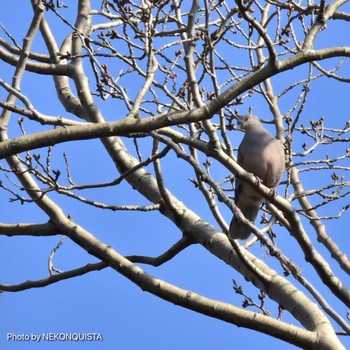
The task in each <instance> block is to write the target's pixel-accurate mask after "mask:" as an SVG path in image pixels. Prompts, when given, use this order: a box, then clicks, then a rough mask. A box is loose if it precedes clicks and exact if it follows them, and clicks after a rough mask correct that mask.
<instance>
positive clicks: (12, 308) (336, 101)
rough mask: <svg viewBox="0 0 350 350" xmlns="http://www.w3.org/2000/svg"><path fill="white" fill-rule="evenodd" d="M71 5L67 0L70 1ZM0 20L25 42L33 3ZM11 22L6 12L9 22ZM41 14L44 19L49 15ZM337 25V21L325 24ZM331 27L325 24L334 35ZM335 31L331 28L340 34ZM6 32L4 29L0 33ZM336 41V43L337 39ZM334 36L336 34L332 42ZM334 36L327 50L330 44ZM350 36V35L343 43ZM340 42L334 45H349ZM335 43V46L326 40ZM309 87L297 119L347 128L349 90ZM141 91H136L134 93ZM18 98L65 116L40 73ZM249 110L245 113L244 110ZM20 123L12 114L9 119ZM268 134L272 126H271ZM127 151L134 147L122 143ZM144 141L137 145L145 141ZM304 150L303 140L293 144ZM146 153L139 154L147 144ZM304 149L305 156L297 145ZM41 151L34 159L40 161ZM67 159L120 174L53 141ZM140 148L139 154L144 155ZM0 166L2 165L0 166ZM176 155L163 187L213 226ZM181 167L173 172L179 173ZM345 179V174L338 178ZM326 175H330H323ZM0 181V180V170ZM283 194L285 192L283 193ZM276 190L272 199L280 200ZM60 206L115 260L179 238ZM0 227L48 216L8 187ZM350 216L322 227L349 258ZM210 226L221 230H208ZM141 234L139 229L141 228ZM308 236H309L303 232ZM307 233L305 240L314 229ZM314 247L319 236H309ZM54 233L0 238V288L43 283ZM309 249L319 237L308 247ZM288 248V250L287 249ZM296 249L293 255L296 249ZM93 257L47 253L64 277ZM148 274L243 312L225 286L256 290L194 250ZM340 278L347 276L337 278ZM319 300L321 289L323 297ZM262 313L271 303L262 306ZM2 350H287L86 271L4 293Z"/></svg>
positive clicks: (285, 106) (3, 71)
mask: <svg viewBox="0 0 350 350" xmlns="http://www.w3.org/2000/svg"><path fill="white" fill-rule="evenodd" d="M67 3H69V1H68V0H67ZM1 6H2V12H1V14H0V23H2V24H3V25H4V26H5V27H6V28H7V29H8V30H9V31H10V32H11V33H12V34H13V35H14V36H15V38H16V39H17V40H18V42H19V43H20V44H21V42H22V38H23V35H24V33H25V32H26V30H27V28H28V25H29V22H30V20H31V13H32V12H31V8H30V6H29V1H24V0H20V1H17V2H14V1H9V2H4V3H3V4H2V5H1ZM14 13H15V14H16V16H18V17H17V21H16V23H14V21H13V15H12V14H14ZM10 14H11V15H10ZM65 14H66V16H67V17H68V18H70V19H73V18H74V15H73V14H74V6H73V5H71V10H67V11H66V12H65ZM48 16H49V18H51V17H52V15H51V14H49V13H48ZM330 26H333V23H331V24H330ZM331 29H332V28H331ZM54 30H55V34H56V35H58V38H59V40H62V39H63V38H64V35H65V32H64V30H62V28H61V27H60V26H57V27H55V29H54ZM336 30H337V29H336V28H334V31H335V32H336ZM3 35H4V33H3V32H1V34H0V36H3ZM332 35H334V32H333V34H332V31H331V30H330V31H329V33H328V32H327V31H324V33H322V36H321V39H322V41H321V42H320V43H319V44H318V45H320V46H322V43H323V41H324V42H325V43H326V42H329V40H331V39H332ZM334 38H336V36H334ZM337 39H338V38H337ZM335 40H336V39H334V45H335V44H338V43H337V42H336V41H335ZM346 40H347V39H346ZM346 40H344V41H343V42H342V43H343V44H344V45H345V44H349V43H346ZM332 42H333V41H332ZM33 50H36V51H38V52H41V51H43V46H42V42H41V41H40V40H36V41H35V42H34V45H33ZM303 70H304V68H300V69H295V70H294V71H293V72H291V73H284V74H283V75H282V76H278V77H275V78H273V82H274V84H275V88H276V93H278V92H279V91H282V90H283V89H284V88H285V87H286V86H287V85H288V81H293V79H294V78H295V76H296V75H299V74H302V72H303ZM13 72H14V68H13V67H9V66H7V65H5V64H4V63H3V62H1V61H0V78H1V79H3V80H4V81H7V82H10V81H11V80H10V79H11V77H12V74H13ZM311 87H312V88H313V89H314V90H313V91H315V92H314V93H312V94H310V97H309V99H308V104H307V105H306V108H305V111H304V114H303V118H304V120H305V124H307V123H308V120H309V119H314V120H317V119H319V118H320V117H321V116H322V115H324V116H325V118H326V120H327V121H329V124H330V125H331V126H332V127H337V128H342V127H343V126H344V125H345V123H346V121H347V120H350V116H349V110H350V99H349V94H350V87H349V86H348V85H346V84H341V83H339V82H336V81H333V80H330V79H326V78H322V79H320V80H317V81H315V82H312V83H311ZM135 88H137V86H135ZM22 92H23V93H24V94H28V95H29V96H30V99H31V101H32V103H33V105H34V106H35V107H36V108H37V109H39V110H40V111H41V112H43V113H47V114H50V115H62V116H64V117H70V116H69V115H67V113H66V112H65V111H64V110H63V108H62V106H60V105H59V103H58V102H57V101H56V94H55V92H54V90H53V82H52V80H51V78H50V77H47V76H33V75H32V74H27V75H25V77H24V79H23V83H22ZM5 97H6V93H5V92H4V91H3V90H0V98H1V99H4V98H5ZM255 98H256V97H253V98H252V99H251V102H250V103H251V104H254V112H255V113H257V114H258V115H266V114H267V113H269V112H268V108H267V107H266V106H264V105H259V104H258V103H255V102H256V101H259V99H258V98H257V99H255ZM293 98H295V96H294V97H293V94H290V95H288V96H286V98H283V99H281V101H280V107H281V111H282V113H286V112H287V111H288V110H289V109H290V108H291V106H292V105H293V103H294V100H293ZM102 108H103V111H104V113H105V114H106V119H110V120H112V119H113V118H114V116H115V114H117V115H118V114H122V113H123V112H122V109H118V108H115V107H114V106H113V102H112V101H110V100H109V101H108V103H107V104H106V106H103V107H102ZM246 108H247V106H246V105H245V106H243V107H242V112H246V110H245V109H246ZM16 119H17V116H16V117H14V120H16ZM25 127H26V130H27V131H28V132H30V131H32V130H35V126H34V125H33V124H32V123H31V122H28V123H27V122H25ZM271 130H272V129H271ZM19 133H20V131H19V127H18V125H17V124H16V122H15V123H13V125H12V126H11V129H10V135H11V136H12V135H13V136H14V135H18V134H19ZM241 136H242V135H241V134H239V133H237V132H236V133H232V143H233V144H234V145H235V146H238V144H239V141H240V138H241ZM126 142H127V143H130V144H132V142H131V141H128V140H126ZM141 142H142V141H141ZM300 145H301V141H300ZM345 147H349V146H346V145H344V144H339V145H336V146H335V147H333V148H332V149H331V150H329V149H328V148H327V149H326V148H321V149H320V150H317V151H316V152H315V153H313V154H310V156H309V158H308V159H317V157H324V156H325V154H326V153H327V152H334V154H341V152H343V149H344V148H345ZM146 149H147V148H146ZM300 149H301V148H300ZM45 152H46V151H45V150H42V151H41V154H45ZM63 152H67V153H68V157H69V162H70V165H71V171H72V176H73V178H74V179H77V180H79V181H80V182H82V183H89V182H93V181H97V179H99V180H103V181H111V180H113V179H114V178H115V177H116V176H117V174H116V172H115V169H114V166H113V164H112V162H110V161H109V159H108V157H107V155H106V154H105V153H104V150H103V147H102V145H101V144H100V142H99V141H98V140H97V141H95V140H92V141H83V142H81V143H79V142H78V143H69V144H63V145H58V146H56V147H55V148H54V151H53V154H54V157H53V164H52V166H53V167H55V166H56V167H61V166H62V164H63ZM147 152H150V150H148V151H145V154H144V156H145V157H146V156H147V154H146V153H147ZM349 163H350V162H349V159H346V160H344V162H343V163H342V164H343V165H344V166H348V167H349V165H350V164H349ZM1 164H3V165H4V166H5V164H4V162H1ZM178 164H182V163H179V162H178V160H177V158H176V157H175V156H174V155H170V157H169V160H168V163H165V165H164V172H165V174H166V181H167V185H169V187H170V188H171V190H172V191H173V192H174V193H175V194H176V195H177V196H178V197H179V198H181V200H184V202H185V203H186V204H188V205H189V207H190V208H191V209H193V210H196V211H197V212H198V213H199V214H200V215H201V216H202V217H203V218H204V219H206V220H208V221H209V222H210V223H212V224H214V225H216V224H215V222H214V220H213V218H212V216H211V214H210V211H209V209H208V208H207V207H206V206H205V205H203V199H202V196H201V195H200V194H199V193H197V192H194V191H193V186H192V185H191V183H190V182H188V181H182V182H181V186H180V185H179V174H180V175H181V178H183V179H187V178H188V177H194V175H193V172H192V171H191V169H189V168H188V167H187V166H183V165H178ZM179 166H181V168H179ZM213 172H214V173H215V175H216V176H217V177H218V178H221V179H223V178H225V176H227V175H228V174H227V173H225V171H224V170H222V168H219V169H213ZM344 175H346V173H345V172H344ZM323 176H324V175H322V176H321V175H317V176H316V177H315V175H313V174H311V175H309V174H308V173H306V174H305V177H304V175H303V179H304V178H305V187H306V188H307V189H312V188H314V187H315V186H316V184H317V183H318V182H319V183H322V179H323V178H322V177H323ZM327 176H328V175H327ZM0 179H1V180H5V178H4V175H3V173H1V174H0ZM281 191H282V190H281ZM281 191H280V193H281ZM87 193H88V194H89V195H91V196H92V197H93V198H95V199H96V200H100V201H102V200H103V201H105V202H107V203H114V204H135V203H138V204H144V205H148V204H149V203H148V202H147V201H145V200H144V199H143V198H142V197H141V196H140V195H139V194H138V193H137V192H136V191H131V192H130V191H128V187H127V186H126V185H123V184H122V185H121V186H118V188H112V189H107V190H103V191H100V192H98V193H97V192H96V191H90V192H87ZM51 197H52V198H53V199H54V200H57V201H58V202H59V203H60V205H61V206H62V207H63V208H64V211H65V213H67V214H68V213H71V214H72V216H73V219H74V220H75V221H76V222H77V223H79V224H81V225H83V226H84V227H85V228H87V229H88V230H89V231H90V232H92V233H93V234H94V235H96V237H97V238H99V239H101V240H102V241H103V242H105V243H106V244H110V245H112V246H113V247H114V248H115V249H116V250H117V251H119V252H121V253H122V254H125V255H128V254H145V255H151V256H156V255H158V254H161V253H162V252H163V251H165V250H166V249H167V248H169V247H170V246H171V245H172V244H173V243H175V242H176V241H177V240H178V239H179V238H180V233H179V232H178V230H177V228H176V227H175V225H173V224H172V223H170V222H169V221H168V220H166V219H165V218H164V217H162V216H160V215H158V214H157V213H156V212H155V213H138V214H136V215H135V213H134V212H131V213H125V212H122V213H119V212H112V211H103V210H102V211H96V209H95V208H92V207H87V206H85V205H82V204H81V203H78V202H76V201H72V200H70V199H68V198H66V197H62V196H58V195H56V194H52V195H51ZM345 202H346V200H345ZM0 208H1V210H0V222H4V223H15V222H25V223H27V222H39V223H40V222H45V221H46V220H47V218H46V217H45V215H43V214H42V213H41V212H40V211H39V210H38V209H37V208H36V207H35V205H34V204H26V205H25V206H22V205H21V204H20V203H18V202H15V203H9V201H8V196H6V193H5V192H4V191H1V192H0ZM327 210H329V211H330V212H331V213H333V214H335V213H336V212H337V211H338V210H339V205H338V206H329V208H328V209H327ZM222 212H223V213H224V215H225V218H226V219H227V221H229V220H230V217H231V214H230V212H229V211H228V209H225V208H223V209H222ZM349 219H350V216H349V212H347V213H345V214H344V215H343V217H342V218H341V219H340V220H338V221H330V222H327V225H328V226H327V227H328V230H329V232H330V233H332V237H333V238H334V240H335V241H336V242H337V244H339V245H340V246H341V247H342V248H344V252H345V253H346V254H348V255H349V254H350V248H349V244H348V238H347V234H348V228H347V226H346V225H347V224H348V222H349ZM216 226H217V225H216ZM140 228H142V229H140ZM277 232H279V233H280V236H279V237H278V244H279V245H280V247H281V248H282V249H285V250H286V252H288V254H290V255H289V256H290V257H291V258H292V259H293V261H296V262H297V264H298V266H299V267H301V268H302V270H303V272H305V273H307V276H308V278H309V279H310V280H311V281H312V282H313V283H315V285H316V286H317V288H319V289H320V290H321V291H322V290H324V289H325V288H324V286H323V285H322V283H321V282H320V281H319V279H318V278H316V276H315V274H314V273H313V272H312V271H311V268H310V267H309V266H308V264H307V263H306V262H305V261H304V258H303V256H302V253H301V252H300V250H299V249H298V247H297V245H296V244H295V242H294V241H293V240H292V239H291V238H290V237H289V236H288V235H287V234H286V233H285V231H283V230H282V229H277ZM310 232H312V231H310ZM312 235H314V234H313V232H312ZM312 238H313V239H314V240H315V238H314V237H312ZM59 239H60V237H59V236H57V237H47V238H33V237H16V238H8V237H2V236H0V266H2V267H1V268H0V283H20V282H23V281H26V280H28V279H40V278H43V277H46V276H47V274H48V272H47V260H48V256H49V254H50V251H51V250H52V249H53V248H54V247H55V245H56V244H57V243H58V241H59ZM315 241H316V240H315ZM291 247H293V248H292V249H291ZM294 248H295V249H294ZM317 248H318V249H319V250H320V251H321V252H322V253H323V254H324V256H325V257H327V258H328V256H329V254H328V253H327V252H326V251H325V249H323V248H322V247H321V246H319V245H318V246H317ZM253 252H254V253H255V254H256V255H257V256H258V257H259V258H262V259H265V260H266V261H267V262H268V263H269V264H271V265H272V266H276V268H277V266H278V264H276V262H274V261H271V260H272V258H271V257H268V256H266V254H265V251H264V249H262V248H261V247H260V246H258V245H257V246H256V247H254V248H253ZM95 261H96V259H95V258H94V257H92V256H89V255H88V254H87V253H86V252H84V251H82V250H81V249H80V248H79V247H77V246H75V244H73V243H72V242H70V241H69V240H68V239H67V240H66V241H65V242H64V244H63V246H62V248H61V249H60V250H59V251H58V252H57V253H56V255H55V259H54V262H55V265H56V266H57V267H58V268H61V269H62V270H66V269H70V268H75V267H79V266H82V265H84V264H86V263H89V262H95ZM333 267H334V270H335V272H336V273H339V274H340V276H343V274H342V272H341V271H339V268H338V267H337V265H336V264H334V266H333ZM145 270H146V271H147V272H149V273H151V274H153V275H156V276H158V277H160V278H163V279H164V280H165V281H168V282H171V283H173V284H175V285H179V286H180V287H182V288H187V289H190V290H193V291H195V292H197V293H202V294H203V295H205V296H208V297H212V298H214V299H218V300H222V301H225V302H230V303H233V304H235V305H240V304H241V302H242V298H241V297H240V296H237V295H236V294H235V293H234V292H233V289H232V279H236V280H237V282H238V283H239V284H242V285H244V286H245V288H246V290H247V291H248V292H249V293H250V295H251V296H252V297H254V298H256V296H257V294H258V291H257V290H255V289H252V288H250V287H249V286H248V284H247V283H246V282H245V281H244V280H243V278H242V277H241V276H239V275H238V273H237V272H235V271H234V270H232V269H231V268H229V267H228V266H227V265H225V264H224V263H223V262H222V261H220V260H218V259H217V258H216V257H214V256H212V255H210V254H209V253H208V252H207V251H206V250H205V249H204V248H203V247H201V246H199V245H194V246H191V247H190V248H189V249H187V250H186V251H184V252H182V253H180V254H179V255H178V256H177V257H176V258H174V259H173V261H171V262H169V263H168V264H166V265H165V266H161V267H158V268H152V267H145ZM345 278H347V277H346V276H344V280H345ZM325 293H326V295H327V296H329V294H327V292H325ZM330 300H331V304H332V306H333V307H334V308H335V309H336V310H337V311H338V312H339V313H340V314H341V315H342V316H343V317H346V316H345V315H346V309H345V308H344V307H343V306H342V305H340V304H339V303H338V302H337V300H335V299H334V298H331V297H330ZM268 306H271V305H270V303H268ZM0 310H1V312H0V347H1V348H2V349H5V350H12V349H15V350H18V349H25V350H32V349H38V350H40V349H43V350H46V349H50V350H51V349H53V350H55V349H65V350H66V349H67V350H69V349H74V350H76V349H78V350H79V349H84V350H90V349H91V350H97V349H98V350H107V349H112V348H114V349H118V348H123V349H155V350H158V349H169V350H172V349H179V348H182V349H190V348H201V349H204V350H205V349H219V348H224V347H225V348H226V347H227V348H233V349H242V348H250V349H253V348H256V346H257V345H256V344H259V349H261V350H264V349H277V348H278V349H282V350H288V349H295V347H293V346H291V345H289V344H287V343H283V342H280V341H279V340H276V339H273V338H271V337H268V336H265V335H264V334H260V333H257V332H253V331H250V330H246V329H243V328H238V327H236V326H233V325H230V324H226V323H224V322H222V321H219V320H215V319H211V318H208V317H206V316H203V315H200V314H197V313H194V312H192V311H190V310H186V309H183V308H181V307H179V306H175V305H172V304H169V303H167V302H165V301H163V300H160V299H158V298H156V297H155V296H153V295H150V294H148V293H145V292H142V291H141V290H140V289H139V288H138V287H137V286H135V285H133V284H132V283H131V282H130V281H128V280H127V279H126V278H124V277H123V276H121V275H119V274H117V273H116V272H115V271H113V270H111V269H105V270H103V271H100V272H93V273H90V274H87V275H84V276H81V277H78V278H75V279H70V280H66V281H62V282H59V283H57V284H54V285H51V286H48V287H45V288H41V289H31V290H27V291H24V292H19V293H4V294H2V295H0ZM270 311H271V312H272V314H273V315H274V316H276V315H277V309H276V305H273V306H271V309H270ZM283 317H284V318H283V319H284V320H285V321H287V322H288V321H290V322H292V318H291V317H290V316H289V315H288V314H286V315H284V316H283ZM49 332H53V333H58V332H63V333H89V332H94V333H96V332H97V333H100V334H101V335H102V337H103V341H91V342H78V343H77V342H69V341H65V342H60V341H52V342H50V343H49V344H48V342H43V341H41V342H39V343H35V342H34V341H31V340H29V341H19V340H18V341H9V340H7V336H8V335H9V334H10V335H11V334H12V333H13V334H16V335H17V336H19V335H21V334H24V335H28V336H31V335H32V334H35V335H39V334H43V333H49ZM342 341H343V344H344V345H345V346H346V347H348V348H350V340H348V339H345V338H344V339H342Z"/></svg>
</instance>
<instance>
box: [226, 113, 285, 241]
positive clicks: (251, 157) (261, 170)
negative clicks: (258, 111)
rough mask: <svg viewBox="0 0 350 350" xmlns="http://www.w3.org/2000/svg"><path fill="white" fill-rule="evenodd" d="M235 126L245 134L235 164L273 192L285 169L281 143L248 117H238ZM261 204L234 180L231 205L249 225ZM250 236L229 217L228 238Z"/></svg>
mask: <svg viewBox="0 0 350 350" xmlns="http://www.w3.org/2000/svg"><path fill="white" fill-rule="evenodd" d="M237 123H238V126H240V128H241V129H243V130H244V131H245V135H244V137H243V140H242V142H241V144H240V146H239V148H238V156H237V162H238V164H239V165H240V166H241V167H242V168H243V169H244V170H246V171H248V172H249V173H252V174H253V175H255V176H256V177H258V178H259V179H260V180H261V181H262V183H263V184H264V185H265V186H267V187H270V188H271V189H272V190H273V191H276V188H277V186H278V184H279V183H280V181H281V179H282V175H283V172H284V169H285V156H284V147H283V145H282V143H281V142H280V141H279V140H277V139H276V138H274V137H273V136H272V135H271V134H270V133H269V132H268V131H267V130H266V129H265V128H264V126H263V125H262V124H261V122H260V120H259V118H258V117H256V116H254V115H252V114H249V115H241V116H239V117H238V119H237ZM263 202H264V197H263V196H262V195H261V194H260V193H258V192H257V191H256V190H255V189H254V188H253V187H252V186H251V185H249V184H248V183H246V182H244V181H242V180H241V179H238V178H237V177H236V180H235V204H236V205H237V207H238V208H239V209H240V210H241V211H242V213H243V215H244V216H245V217H246V218H247V219H248V220H249V221H251V222H252V223H254V222H255V219H256V217H257V216H258V213H259V210H260V206H261V205H262V203H263ZM250 233H251V232H250V230H249V228H248V227H246V226H244V225H243V223H242V222H240V220H239V219H238V218H237V217H236V216H233V218H232V221H231V224H230V228H229V238H231V239H247V238H248V237H249V235H250Z"/></svg>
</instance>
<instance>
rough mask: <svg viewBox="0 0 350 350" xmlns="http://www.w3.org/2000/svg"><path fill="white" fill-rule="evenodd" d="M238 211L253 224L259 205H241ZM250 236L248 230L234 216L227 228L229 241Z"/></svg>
mask: <svg viewBox="0 0 350 350" xmlns="http://www.w3.org/2000/svg"><path fill="white" fill-rule="evenodd" d="M240 209H241V211H242V213H243V215H244V216H245V217H246V219H248V220H249V221H250V222H251V223H254V221H255V219H256V217H257V216H258V213H259V210H260V203H259V205H252V204H251V205H246V206H244V205H243V206H242V207H241V208H240ZM250 234H251V231H250V229H249V228H248V227H247V226H245V225H244V224H243V223H242V222H241V221H240V220H239V219H238V218H237V217H236V215H234V216H233V218H232V221H231V224H230V228H229V237H230V238H231V239H247V238H248V237H249V235H250Z"/></svg>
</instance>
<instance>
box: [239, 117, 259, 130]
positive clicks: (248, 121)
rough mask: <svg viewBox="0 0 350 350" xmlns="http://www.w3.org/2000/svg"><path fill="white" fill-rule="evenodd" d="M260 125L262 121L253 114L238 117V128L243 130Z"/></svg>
mask: <svg viewBox="0 0 350 350" xmlns="http://www.w3.org/2000/svg"><path fill="white" fill-rule="evenodd" d="M256 123H259V124H260V120H259V118H258V117H256V116H255V115H253V114H244V115H239V116H238V117H237V124H238V127H239V128H240V129H242V130H248V129H249V128H250V127H251V126H252V125H253V124H256Z"/></svg>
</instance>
